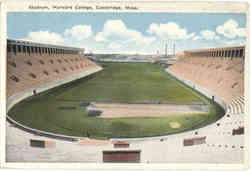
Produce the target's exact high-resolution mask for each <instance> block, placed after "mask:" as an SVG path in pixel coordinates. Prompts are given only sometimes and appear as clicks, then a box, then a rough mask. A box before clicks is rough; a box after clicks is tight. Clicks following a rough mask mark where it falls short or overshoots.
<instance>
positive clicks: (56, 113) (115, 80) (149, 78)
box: [8, 63, 224, 138]
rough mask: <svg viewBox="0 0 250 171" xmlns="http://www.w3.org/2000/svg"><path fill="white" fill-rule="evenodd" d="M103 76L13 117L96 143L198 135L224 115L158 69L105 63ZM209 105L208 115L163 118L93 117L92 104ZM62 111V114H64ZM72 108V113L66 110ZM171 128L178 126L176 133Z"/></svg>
mask: <svg viewBox="0 0 250 171" xmlns="http://www.w3.org/2000/svg"><path fill="white" fill-rule="evenodd" d="M102 65H103V67H104V70H102V71H101V72H98V73H96V74H94V75H91V76H89V77H87V78H83V79H80V80H76V81H74V82H72V83H69V84H66V85H63V86H60V87H58V88H54V89H52V90H49V91H47V92H44V93H42V94H39V95H37V96H33V97H30V98H28V99H25V100H24V101H22V102H20V103H18V104H16V105H15V106H14V107H13V108H12V109H11V110H10V111H9V113H8V115H9V116H10V117H12V118H13V119H15V120H16V121H18V122H20V123H22V124H24V125H26V126H29V127H32V128H36V129H40V130H43V131H49V132H53V133H60V134H64V135H72V136H86V135H87V134H89V135H90V137H93V138H111V137H146V136H158V135H167V134H172V133H177V132H183V131H186V130H191V129H195V128H198V127H202V126H205V125H207V124H210V123H212V122H215V121H216V120H218V119H219V118H220V117H222V116H223V115H224V111H223V109H222V108H220V107H219V106H218V105H217V104H210V102H209V100H208V99H206V98H205V97H203V96H201V95H200V94H199V93H197V92H195V91H193V90H192V89H190V88H188V87H186V86H185V85H183V84H181V83H180V82H178V81H177V80H175V79H174V78H172V77H171V76H169V75H167V74H165V73H164V72H163V69H162V67H161V66H160V65H159V64H151V63H103V64H102ZM93 101H94V102H120V103H127V102H130V103H133V102H175V103H190V102H201V101H202V102H205V103H208V104H209V113H207V114H188V115H187V114H185V115H178V116H175V117H161V118H153V117H152V118H112V119H110V118H98V117H89V116H88V113H87V112H86V110H85V105H84V104H85V103H88V102H93ZM62 108H63V109H62ZM65 108H67V109H65ZM170 123H177V124H175V125H178V127H177V128H173V127H171V126H170V125H171V124H170Z"/></svg>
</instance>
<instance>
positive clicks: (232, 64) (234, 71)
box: [169, 47, 244, 103]
mask: <svg viewBox="0 0 250 171" xmlns="http://www.w3.org/2000/svg"><path fill="white" fill-rule="evenodd" d="M243 52H244V47H230V48H218V49H212V50H211V49H205V50H199V51H198V50H197V51H186V52H184V55H183V56H181V57H179V59H178V60H177V62H176V63H175V64H174V65H172V66H171V67H169V70H170V71H172V72H173V73H174V74H175V75H176V76H178V77H181V78H183V79H185V80H188V81H190V82H192V83H194V84H197V85H199V86H200V87H204V88H206V89H208V90H209V91H210V92H214V93H215V95H217V96H219V97H221V98H222V99H223V100H224V101H225V102H226V103H230V102H231V101H232V99H233V98H234V97H238V96H243V94H244V53H243ZM216 55H217V56H216ZM239 100H240V99H238V100H236V101H235V103H240V102H239Z"/></svg>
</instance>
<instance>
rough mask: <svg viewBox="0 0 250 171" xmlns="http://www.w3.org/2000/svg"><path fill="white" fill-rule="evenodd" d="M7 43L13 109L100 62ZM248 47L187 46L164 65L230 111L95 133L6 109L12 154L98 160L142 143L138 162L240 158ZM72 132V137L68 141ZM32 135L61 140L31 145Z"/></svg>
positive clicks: (73, 51) (74, 52) (72, 51)
mask: <svg viewBox="0 0 250 171" xmlns="http://www.w3.org/2000/svg"><path fill="white" fill-rule="evenodd" d="M7 50H8V55H7V61H8V64H7V65H8V71H7V97H8V99H7V110H8V111H9V110H10V109H11V108H12V107H13V106H14V105H15V104H17V103H19V102H20V101H22V100H23V99H26V98H28V97H30V96H34V95H36V94H38V93H40V92H43V91H46V90H49V89H52V88H54V87H57V86H60V85H62V84H65V83H68V82H71V81H73V80H76V79H80V78H83V77H86V76H87V75H90V74H93V73H96V72H98V71H100V70H102V67H100V66H99V65H97V64H95V63H94V62H92V61H90V60H88V59H86V58H85V57H84V56H83V55H82V52H83V49H78V48H71V47H63V46H53V45H45V44H38V43H34V42H27V41H15V40H8V49H7ZM244 50H245V47H243V46H241V47H230V48H212V49H204V50H193V51H184V52H183V53H179V55H178V56H177V60H176V62H175V63H174V64H173V65H171V66H169V67H167V68H166V70H165V71H166V72H167V73H168V74H169V75H171V76H172V77H174V78H175V79H177V80H179V81H181V82H182V83H184V84H186V85H187V86H189V87H191V88H193V89H195V90H196V91H198V92H200V93H201V94H203V95H204V96H206V97H207V98H209V99H212V100H214V101H215V102H216V103H218V104H219V105H221V107H222V108H223V109H224V110H225V111H226V114H225V115H224V116H223V117H222V118H221V119H219V120H217V121H216V122H214V123H212V124H210V125H208V126H205V127H203V128H199V129H194V130H189V131H187V132H182V133H178V134H173V135H167V136H157V137H146V138H127V139H126V138H111V139H109V140H96V139H89V138H87V137H69V136H65V135H56V134H52V133H48V132H43V131H39V130H35V129H32V128H29V127H26V126H24V125H21V124H20V123H18V122H16V121H15V120H13V119H12V118H10V117H8V120H9V122H7V125H6V126H7V138H6V141H7V161H8V162H17V161H19V162H20V161H21V162H32V161H34V162H48V161H49V162H93V163H94V162H98V163H101V162H105V161H106V159H105V160H104V158H103V155H104V153H103V152H104V151H106V152H110V151H114V150H117V149H118V150H122V151H130V152H131V151H135V152H138V151H139V152H140V153H138V154H140V157H139V158H136V162H141V163H171V162H173V163H193V162H196V163H198V162H199V163H208V162H209V163H242V162H243V160H244V142H243V140H244V58H245V55H244V54H245V52H244ZM187 71H188V72H187ZM20 128H21V129H20ZM235 130H236V131H235ZM70 138H71V139H72V140H74V141H65V139H67V140H69V139H70ZM32 139H37V140H41V141H45V144H46V142H47V144H51V143H50V142H53V144H56V145H53V147H51V148H33V147H31V146H30V144H29V143H30V140H32ZM76 140H77V141H76ZM116 142H123V143H125V144H126V149H124V148H120V147H118V148H117V147H115V145H114V144H115V143H116ZM184 142H185V143H184ZM186 142H188V143H187V144H189V145H187V146H186V145H185V144H186ZM127 144H129V145H127ZM190 144H191V145H190ZM44 146H46V145H44ZM47 146H49V147H50V145H47ZM47 146H46V147H47ZM152 147H153V148H152ZM191 156H192V157H191ZM108 161H109V160H108Z"/></svg>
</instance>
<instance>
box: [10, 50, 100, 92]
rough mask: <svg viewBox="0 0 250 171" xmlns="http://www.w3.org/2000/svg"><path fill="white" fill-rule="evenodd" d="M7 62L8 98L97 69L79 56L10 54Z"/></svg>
mask: <svg viewBox="0 0 250 171" xmlns="http://www.w3.org/2000/svg"><path fill="white" fill-rule="evenodd" d="M7 61H8V65H7V96H8V97H9V96H11V95H13V94H15V93H18V92H22V91H24V90H28V89H31V88H35V87H37V86H39V85H42V84H46V83H50V82H53V81H56V80H61V79H63V78H65V77H67V76H71V75H74V74H78V73H81V72H84V71H87V70H89V69H91V68H93V67H97V65H96V64H94V63H93V62H91V61H89V60H87V59H86V58H84V57H83V56H81V55H79V54H46V53H45V54H39V53H30V54H28V53H16V54H14V53H13V52H10V53H8V58H7Z"/></svg>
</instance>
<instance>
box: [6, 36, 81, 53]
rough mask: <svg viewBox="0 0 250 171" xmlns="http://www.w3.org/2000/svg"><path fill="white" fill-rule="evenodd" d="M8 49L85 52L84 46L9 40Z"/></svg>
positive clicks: (9, 50)
mask: <svg viewBox="0 0 250 171" xmlns="http://www.w3.org/2000/svg"><path fill="white" fill-rule="evenodd" d="M7 51H8V52H14V53H15V54H16V53H27V54H31V53H39V54H49V55H52V54H79V53H84V49H83V48H74V47H65V46H57V45H49V44H40V43H34V42H30V41H21V40H7Z"/></svg>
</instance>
